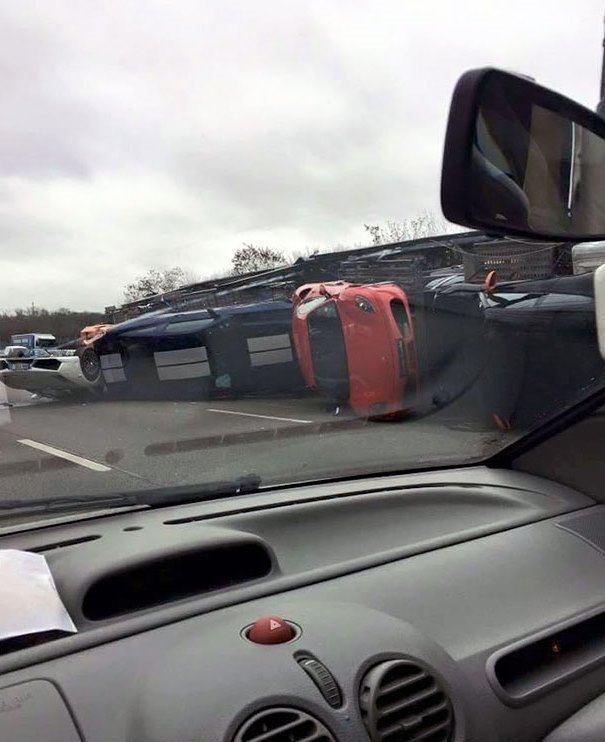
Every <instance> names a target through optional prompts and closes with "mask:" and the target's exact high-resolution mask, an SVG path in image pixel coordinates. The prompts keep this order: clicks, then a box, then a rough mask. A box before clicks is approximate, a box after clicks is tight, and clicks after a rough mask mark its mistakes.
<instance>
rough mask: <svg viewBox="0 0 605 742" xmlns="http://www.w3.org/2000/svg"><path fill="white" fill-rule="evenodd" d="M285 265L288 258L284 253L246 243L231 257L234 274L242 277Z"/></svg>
mask: <svg viewBox="0 0 605 742" xmlns="http://www.w3.org/2000/svg"><path fill="white" fill-rule="evenodd" d="M285 263H286V256H285V255H284V253H283V252H279V251H278V250H272V249H271V248H270V247H259V246H257V245H253V244H251V243H246V242H244V243H243V247H240V248H238V249H237V250H236V251H235V252H234V253H233V256H232V257H231V268H232V273H233V274H234V275H236V276H240V275H242V274H243V273H251V272H252V271H261V270H264V269H269V268H276V267H277V266H279V265H284V264H285Z"/></svg>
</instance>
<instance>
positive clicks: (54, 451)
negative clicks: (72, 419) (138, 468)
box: [17, 438, 111, 471]
mask: <svg viewBox="0 0 605 742" xmlns="http://www.w3.org/2000/svg"><path fill="white" fill-rule="evenodd" d="M17 443H22V444H23V445H24V446H30V448H37V449H38V451H44V453H49V454H51V455H52V456H57V458H59V459H66V460H67V461H71V462H73V463H74V464H79V465H80V466H84V467H86V468H87V469H92V470H93V471H111V467H110V466H105V464H98V463H97V462H96V461H91V460H90V459H83V458H82V457H81V456H76V455H75V454H73V453H68V452H67V451H61V449H60V448H53V447H52V446H47V445H46V443H38V441H32V440H30V439H29V438H22V439H21V440H19V441H17Z"/></svg>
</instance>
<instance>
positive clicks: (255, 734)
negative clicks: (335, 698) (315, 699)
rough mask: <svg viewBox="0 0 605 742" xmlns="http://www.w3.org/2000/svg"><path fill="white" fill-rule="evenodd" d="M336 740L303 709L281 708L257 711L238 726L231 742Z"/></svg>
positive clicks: (334, 741) (320, 741)
mask: <svg viewBox="0 0 605 742" xmlns="http://www.w3.org/2000/svg"><path fill="white" fill-rule="evenodd" d="M261 741H262V742H303V741H304V742H336V740H335V738H334V737H333V736H332V734H331V732H329V731H328V729H327V727H325V726H324V725H323V724H322V723H321V722H320V721H319V720H318V719H316V718H315V717H314V716H311V715H310V714H308V713H306V711H300V710H299V709H295V708H289V707H281V708H270V709H265V710H264V711H260V712H259V713H258V714H255V715H254V716H252V717H250V719H248V721H246V722H244V724H243V725H242V726H241V727H240V729H239V731H238V732H237V734H236V735H235V737H234V738H233V742H261Z"/></svg>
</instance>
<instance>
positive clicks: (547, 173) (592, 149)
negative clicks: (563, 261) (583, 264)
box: [441, 68, 605, 241]
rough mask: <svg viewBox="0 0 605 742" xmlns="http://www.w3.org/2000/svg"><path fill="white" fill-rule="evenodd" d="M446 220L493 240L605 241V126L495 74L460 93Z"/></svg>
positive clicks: (447, 155) (448, 166)
mask: <svg viewBox="0 0 605 742" xmlns="http://www.w3.org/2000/svg"><path fill="white" fill-rule="evenodd" d="M441 205H442V209H443V213H444V215H445V217H446V218H447V219H448V220H449V221H451V222H455V223H458V224H462V225H465V226H468V227H472V228H476V229H480V230H482V231H486V232H489V233H493V234H502V235H511V236H518V237H525V238H530V239H542V240H550V241H568V240H574V241H581V240H596V239H603V238H605V121H604V120H603V119H601V118H600V117H599V116H598V115H597V114H595V113H593V112H592V111H590V110H589V109H587V108H584V107H583V106H581V105H579V104H578V103H575V102H574V101H572V100H570V99H569V98H566V97H565V96H562V95H559V94H558V93H555V92H553V91H551V90H548V89H547V88H544V87H542V86H540V85H538V84H536V83H535V82H533V81H532V80H530V79H528V78H526V77H522V76H520V75H515V74H511V73H509V72H504V71H502V70H498V69H494V68H485V69H478V70H471V71H470V72H467V73H466V74H464V75H463V76H462V77H461V78H460V80H459V81H458V84H457V86H456V89H455V91H454V95H453V98H452V103H451V107H450V114H449V120H448V126H447V133H446V138H445V150H444V157H443V168H442V178H441Z"/></svg>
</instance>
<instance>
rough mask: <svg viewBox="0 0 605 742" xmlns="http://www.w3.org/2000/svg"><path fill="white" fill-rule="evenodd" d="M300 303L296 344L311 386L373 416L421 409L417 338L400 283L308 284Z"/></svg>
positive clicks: (296, 313) (295, 325)
mask: <svg viewBox="0 0 605 742" xmlns="http://www.w3.org/2000/svg"><path fill="white" fill-rule="evenodd" d="M293 303H294V309H293V319H292V327H293V338H294V346H295V349H296V353H297V356H298V361H299V364H300V368H301V371H302V374H303V376H304V378H305V381H306V383H307V384H308V385H309V386H310V387H311V388H313V389H318V390H320V391H322V392H323V393H324V394H326V395H327V396H328V397H330V398H331V399H332V400H334V401H335V402H336V403H337V404H349V405H350V407H351V408H352V409H353V410H354V411H355V412H356V413H357V414H359V415H362V416H367V417H394V416H400V415H402V414H403V413H406V412H409V411H410V410H411V409H413V408H414V407H415V405H416V402H417V396H418V361H417V356H416V340H415V337H414V327H413V323H412V316H411V313H410V307H409V303H408V300H407V297H406V294H405V292H404V291H403V290H402V289H401V288H400V287H399V286H397V285H395V284H393V283H378V284H367V285H356V284H351V283H346V282H344V281H334V282H330V283H316V284H307V285H305V286H301V287H300V288H298V289H297V290H296V291H295V293H294V296H293Z"/></svg>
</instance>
